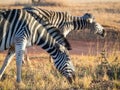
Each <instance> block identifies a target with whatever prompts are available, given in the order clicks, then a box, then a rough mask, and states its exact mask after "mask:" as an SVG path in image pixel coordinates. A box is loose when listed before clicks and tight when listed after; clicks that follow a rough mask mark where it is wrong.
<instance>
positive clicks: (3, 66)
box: [0, 47, 15, 79]
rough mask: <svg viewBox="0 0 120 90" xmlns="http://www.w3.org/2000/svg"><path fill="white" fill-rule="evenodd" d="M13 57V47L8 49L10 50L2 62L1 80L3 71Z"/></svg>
mask: <svg viewBox="0 0 120 90" xmlns="http://www.w3.org/2000/svg"><path fill="white" fill-rule="evenodd" d="M14 55H15V49H14V47H10V49H9V50H8V53H7V56H6V58H5V60H4V63H3V65H2V68H1V70H0V79H1V78H2V75H3V74H4V72H5V69H6V68H7V66H8V65H9V63H10V62H11V60H12V58H13V56H14Z"/></svg>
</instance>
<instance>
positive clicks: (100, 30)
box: [82, 13, 106, 37]
mask: <svg viewBox="0 0 120 90" xmlns="http://www.w3.org/2000/svg"><path fill="white" fill-rule="evenodd" d="M82 19H83V20H84V21H86V25H84V26H86V27H87V28H88V29H90V30H91V31H94V32H95V34H98V35H100V36H101V37H105V36H106V32H105V29H104V27H102V25H100V24H99V23H98V22H96V21H95V18H94V16H93V15H92V14H91V13H85V14H84V15H83V16H82Z"/></svg>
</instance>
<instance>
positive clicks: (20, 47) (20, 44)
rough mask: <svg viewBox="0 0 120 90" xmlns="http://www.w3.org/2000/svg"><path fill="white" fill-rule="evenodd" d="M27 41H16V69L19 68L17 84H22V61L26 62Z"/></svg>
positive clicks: (19, 39) (18, 39)
mask: <svg viewBox="0 0 120 90" xmlns="http://www.w3.org/2000/svg"><path fill="white" fill-rule="evenodd" d="M26 43H27V40H21V38H17V39H16V44H15V51H16V67H17V78H16V81H17V83H20V82H21V72H22V61H24V53H25V48H26Z"/></svg>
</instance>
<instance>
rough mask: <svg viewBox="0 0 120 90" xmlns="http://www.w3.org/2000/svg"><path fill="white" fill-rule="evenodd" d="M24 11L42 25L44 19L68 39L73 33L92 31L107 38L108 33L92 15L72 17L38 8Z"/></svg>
mask: <svg viewBox="0 0 120 90" xmlns="http://www.w3.org/2000/svg"><path fill="white" fill-rule="evenodd" d="M23 9H24V10H26V11H27V12H29V13H30V14H31V15H32V16H33V17H35V18H36V20H37V21H38V22H40V23H42V22H41V21H39V20H40V19H39V18H42V19H43V21H44V22H45V23H48V24H50V25H52V26H55V27H56V28H59V29H58V30H60V32H61V33H62V34H63V35H64V37H66V36H67V35H68V34H69V33H70V32H71V31H73V30H74V31H76V30H83V29H90V30H94V31H96V34H99V35H100V36H101V37H105V36H106V33H105V30H104V29H103V27H102V26H101V25H100V24H99V23H98V22H96V21H95V18H94V16H93V15H92V14H91V13H85V14H84V15H83V16H72V15H70V14H69V13H67V12H57V11H51V10H46V9H42V8H38V7H24V8H23Z"/></svg>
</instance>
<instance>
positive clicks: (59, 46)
mask: <svg viewBox="0 0 120 90" xmlns="http://www.w3.org/2000/svg"><path fill="white" fill-rule="evenodd" d="M55 47H56V48H57V50H60V51H62V52H65V50H66V48H65V47H64V46H63V45H60V44H58V43H56V44H55Z"/></svg>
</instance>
